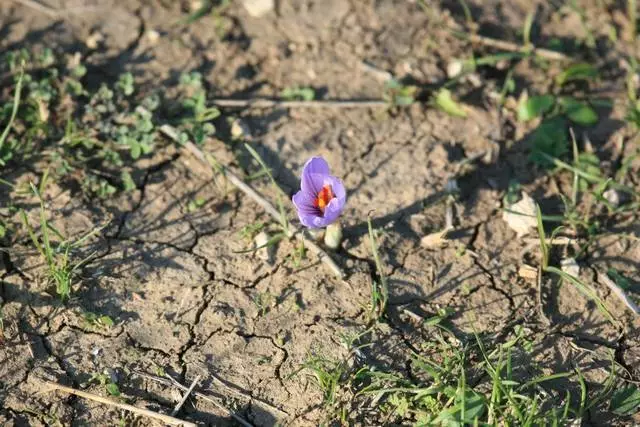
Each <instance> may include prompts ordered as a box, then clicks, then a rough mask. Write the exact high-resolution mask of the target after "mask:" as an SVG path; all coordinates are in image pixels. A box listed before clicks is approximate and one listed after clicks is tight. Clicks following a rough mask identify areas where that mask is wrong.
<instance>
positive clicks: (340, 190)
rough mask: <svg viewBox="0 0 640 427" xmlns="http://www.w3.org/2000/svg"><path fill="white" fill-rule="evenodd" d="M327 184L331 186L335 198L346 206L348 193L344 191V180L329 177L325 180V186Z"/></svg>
mask: <svg viewBox="0 0 640 427" xmlns="http://www.w3.org/2000/svg"><path fill="white" fill-rule="evenodd" d="M325 184H329V185H330V186H331V191H332V192H333V195H334V196H335V198H336V199H338V200H340V201H341V204H342V205H343V206H344V204H345V202H346V201H347V192H346V191H345V189H344V184H343V183H342V180H341V179H339V178H336V177H335V176H331V175H329V176H328V177H326V178H325V180H324V184H323V185H325Z"/></svg>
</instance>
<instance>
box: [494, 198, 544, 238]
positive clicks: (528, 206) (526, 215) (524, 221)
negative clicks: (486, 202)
mask: <svg viewBox="0 0 640 427" xmlns="http://www.w3.org/2000/svg"><path fill="white" fill-rule="evenodd" d="M502 219H503V220H505V221H506V223H507V224H508V225H509V227H511V228H512V229H513V230H514V231H515V232H516V234H517V235H518V237H522V236H524V235H526V234H528V233H529V231H530V230H531V228H534V227H535V226H536V202H535V201H534V200H533V199H532V198H531V197H529V195H528V194H527V193H524V192H523V193H522V199H520V201H519V202H517V203H514V204H512V205H511V206H508V207H507V209H505V210H504V213H503V214H502Z"/></svg>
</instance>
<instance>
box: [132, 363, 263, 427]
mask: <svg viewBox="0 0 640 427" xmlns="http://www.w3.org/2000/svg"><path fill="white" fill-rule="evenodd" d="M132 373H133V374H134V375H137V376H139V377H142V378H146V379H148V380H151V381H155V382H157V383H160V384H164V385H166V386H175V387H178V388H179V389H182V390H183V391H186V390H188V388H187V387H185V386H184V385H182V384H180V383H179V382H178V381H177V380H175V379H173V378H171V379H170V380H168V379H166V378H162V377H158V376H156V375H151V374H147V373H146V372H142V371H133V372H132ZM193 394H194V395H195V396H196V397H199V398H201V399H204V400H206V401H207V402H210V403H213V404H214V405H215V406H216V407H217V408H218V409H221V410H222V411H224V412H226V413H227V414H228V415H229V416H230V417H231V418H233V419H234V420H236V421H237V422H238V423H240V424H241V425H243V426H244V427H253V425H252V424H251V423H249V422H248V421H247V420H245V419H244V418H242V417H240V416H238V415H236V414H235V413H234V412H233V411H231V410H230V409H227V408H225V407H224V406H223V405H222V404H221V403H220V402H218V401H217V400H215V399H214V398H212V397H211V396H209V395H207V394H204V393H201V392H199V391H193Z"/></svg>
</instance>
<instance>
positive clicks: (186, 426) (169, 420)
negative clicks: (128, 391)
mask: <svg viewBox="0 0 640 427" xmlns="http://www.w3.org/2000/svg"><path fill="white" fill-rule="evenodd" d="M40 381H41V382H42V383H43V384H44V385H46V386H47V387H49V388H51V389H53V390H60V391H62V392H65V393H68V394H73V395H76V396H80V397H83V398H85V399H89V400H93V401H95V402H100V403H103V404H105V405H110V406H115V407H116V408H120V409H123V410H125V411H129V412H133V413H134V414H138V415H144V416H146V417H149V418H153V419H156V420H159V421H162V422H163V423H165V424H169V425H172V426H183V427H196V424H194V423H191V422H188V421H183V420H180V419H178V418H174V417H172V416H169V415H164V414H159V413H157V412H153V411H150V410H148V409H143V408H138V407H136V406H133V405H128V404H126V403H120V402H114V401H113V400H111V399H107V398H106V397H102V396H98V395H97V394H93V393H88V392H86V391H82V390H76V389H75V388H71V387H66V386H63V385H60V384H57V383H54V382H51V381H45V380H40Z"/></svg>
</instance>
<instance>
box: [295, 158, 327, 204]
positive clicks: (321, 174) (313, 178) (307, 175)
mask: <svg viewBox="0 0 640 427" xmlns="http://www.w3.org/2000/svg"><path fill="white" fill-rule="evenodd" d="M327 176H329V165H328V164H327V161H326V160H325V159H323V158H322V157H312V158H310V159H309V160H308V161H307V163H305V165H304V168H303V169H302V179H301V181H302V182H301V185H300V187H301V188H302V191H304V192H306V193H308V194H311V195H313V196H315V195H316V194H318V192H319V191H320V190H322V186H323V185H324V180H325V178H326V177H327Z"/></svg>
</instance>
